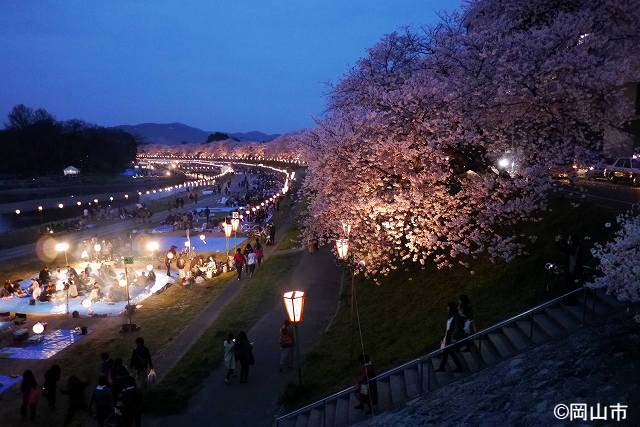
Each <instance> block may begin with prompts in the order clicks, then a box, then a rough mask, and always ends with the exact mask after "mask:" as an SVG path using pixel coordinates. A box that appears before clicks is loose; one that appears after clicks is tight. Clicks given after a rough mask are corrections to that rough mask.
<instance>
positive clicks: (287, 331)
mask: <svg viewBox="0 0 640 427" xmlns="http://www.w3.org/2000/svg"><path fill="white" fill-rule="evenodd" d="M294 345H295V339H294V337H293V331H292V330H291V322H290V321H289V319H284V323H283V324H282V326H281V327H280V372H282V371H283V370H284V369H291V368H293V347H294Z"/></svg>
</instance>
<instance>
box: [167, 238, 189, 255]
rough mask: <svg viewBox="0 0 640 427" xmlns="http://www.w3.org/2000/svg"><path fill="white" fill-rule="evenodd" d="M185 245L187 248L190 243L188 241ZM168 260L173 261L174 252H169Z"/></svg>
mask: <svg viewBox="0 0 640 427" xmlns="http://www.w3.org/2000/svg"><path fill="white" fill-rule="evenodd" d="M184 243H185V246H187V244H188V243H189V241H188V240H187V241H186V242H184ZM167 258H168V259H173V252H167Z"/></svg>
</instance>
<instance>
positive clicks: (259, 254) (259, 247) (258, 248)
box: [255, 241, 264, 267]
mask: <svg viewBox="0 0 640 427" xmlns="http://www.w3.org/2000/svg"><path fill="white" fill-rule="evenodd" d="M255 252H256V261H257V262H258V265H257V266H258V267H260V265H261V264H262V258H264V252H263V251H262V245H261V244H260V242H258V241H256V250H255Z"/></svg>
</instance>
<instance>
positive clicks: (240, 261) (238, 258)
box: [233, 248, 246, 280]
mask: <svg viewBox="0 0 640 427" xmlns="http://www.w3.org/2000/svg"><path fill="white" fill-rule="evenodd" d="M245 261H246V260H245V257H244V255H242V250H241V249H240V248H238V249H237V250H236V254H235V255H234V256H233V266H234V267H235V269H236V271H237V272H238V280H240V279H242V269H243V268H244V263H245Z"/></svg>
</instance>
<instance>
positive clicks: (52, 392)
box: [44, 365, 61, 410]
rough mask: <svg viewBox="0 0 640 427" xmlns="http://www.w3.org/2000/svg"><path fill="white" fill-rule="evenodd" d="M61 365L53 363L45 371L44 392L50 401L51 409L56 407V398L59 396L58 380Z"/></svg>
mask: <svg viewBox="0 0 640 427" xmlns="http://www.w3.org/2000/svg"><path fill="white" fill-rule="evenodd" d="M60 374H61V370H60V366H59V365H52V366H51V367H50V368H49V369H47V372H45V373H44V392H45V394H46V396H47V402H49V409H51V410H55V409H56V398H57V397H58V396H57V394H58V387H57V385H58V381H60Z"/></svg>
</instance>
